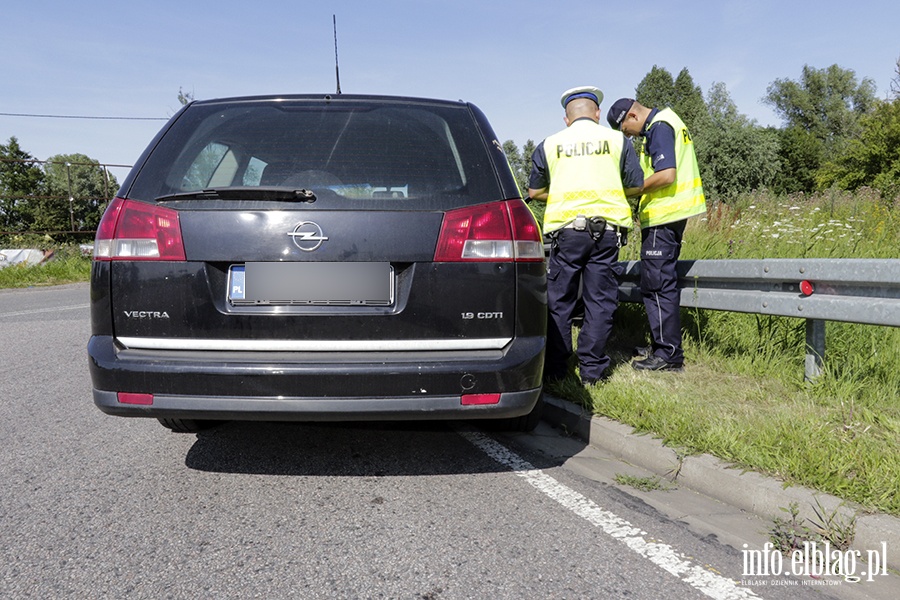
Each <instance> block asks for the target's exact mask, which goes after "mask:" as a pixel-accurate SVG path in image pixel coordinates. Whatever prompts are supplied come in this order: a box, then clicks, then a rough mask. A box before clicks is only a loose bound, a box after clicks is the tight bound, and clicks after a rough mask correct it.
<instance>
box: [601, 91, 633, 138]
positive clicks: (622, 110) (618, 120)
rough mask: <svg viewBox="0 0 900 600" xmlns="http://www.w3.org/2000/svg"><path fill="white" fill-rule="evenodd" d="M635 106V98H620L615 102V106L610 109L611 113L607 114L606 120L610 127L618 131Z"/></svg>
mask: <svg viewBox="0 0 900 600" xmlns="http://www.w3.org/2000/svg"><path fill="white" fill-rule="evenodd" d="M633 104H634V98H619V99H618V100H616V101H615V102H613V105H612V106H610V107H609V112H607V113H606V120H607V122H608V123H609V126H610V127H612V128H613V129H615V130H617V131H618V129H619V127H621V126H622V121H624V120H625V115H627V114H628V111H629V110H631V106H632V105H633Z"/></svg>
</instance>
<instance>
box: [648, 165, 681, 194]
mask: <svg viewBox="0 0 900 600" xmlns="http://www.w3.org/2000/svg"><path fill="white" fill-rule="evenodd" d="M673 183H675V168H674V167H673V168H671V169H663V170H662V171H657V172H656V173H654V174H653V175H651V176H650V177H648V178H647V179H645V180H644V187H643V190H642V192H643V193H644V194H646V193H648V192H652V191H653V190H658V189H660V188H664V187H666V186H667V185H672V184H673Z"/></svg>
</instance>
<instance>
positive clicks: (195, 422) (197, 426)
mask: <svg viewBox="0 0 900 600" xmlns="http://www.w3.org/2000/svg"><path fill="white" fill-rule="evenodd" d="M157 421H159V423H160V425H162V426H163V427H165V428H166V429H170V430H172V431H174V432H175V433H198V432H200V431H204V430H206V429H210V428H211V427H215V426H216V425H218V424H219V421H204V420H200V419H157Z"/></svg>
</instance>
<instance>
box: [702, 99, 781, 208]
mask: <svg viewBox="0 0 900 600" xmlns="http://www.w3.org/2000/svg"><path fill="white" fill-rule="evenodd" d="M707 98H708V100H707V111H708V112H707V115H706V117H705V119H703V120H702V121H701V122H702V123H703V125H702V126H701V127H700V128H699V129H698V131H697V133H696V134H695V135H694V139H695V144H696V146H697V154H698V157H697V158H698V160H699V161H700V164H701V169H702V171H701V177H702V178H703V190H704V192H705V193H706V195H707V197H709V198H715V199H719V200H723V201H728V200H729V199H732V198H734V197H736V196H738V195H740V194H741V193H744V192H746V191H748V190H757V189H764V188H768V187H770V186H771V185H772V184H773V182H774V181H775V179H776V177H777V175H778V166H779V162H778V134H777V133H776V132H774V131H772V130H769V129H763V128H761V127H758V126H757V125H756V124H755V123H754V122H752V121H750V120H749V119H747V117H745V116H744V115H742V114H740V113H739V112H738V110H737V106H736V105H735V104H734V102H733V101H732V100H731V97H730V96H729V94H728V90H726V89H725V84H723V83H715V84H713V86H712V87H711V88H710V91H709V94H708V96H707Z"/></svg>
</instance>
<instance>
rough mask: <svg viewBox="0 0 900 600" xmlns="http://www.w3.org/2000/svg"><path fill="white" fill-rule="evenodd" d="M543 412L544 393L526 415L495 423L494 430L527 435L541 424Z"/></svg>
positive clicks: (542, 392)
mask: <svg viewBox="0 0 900 600" xmlns="http://www.w3.org/2000/svg"><path fill="white" fill-rule="evenodd" d="M543 412H544V391H543V390H541V395H540V396H538V399H537V402H535V403H534V408H532V409H531V412H530V413H528V414H527V415H522V416H521V417H512V418H509V419H500V420H498V421H497V422H496V423H495V428H496V429H497V430H499V431H513V432H518V433H528V432H529V431H534V428H535V427H537V426H538V423H540V422H541V415H542V414H543Z"/></svg>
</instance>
